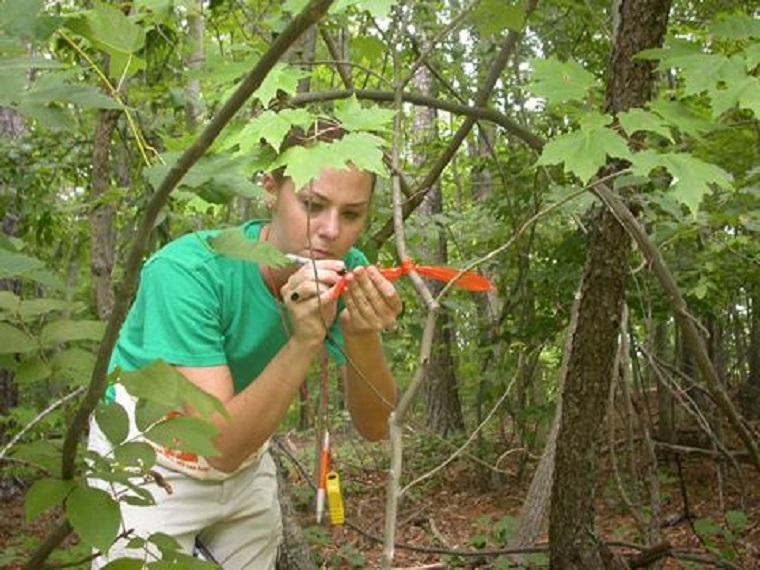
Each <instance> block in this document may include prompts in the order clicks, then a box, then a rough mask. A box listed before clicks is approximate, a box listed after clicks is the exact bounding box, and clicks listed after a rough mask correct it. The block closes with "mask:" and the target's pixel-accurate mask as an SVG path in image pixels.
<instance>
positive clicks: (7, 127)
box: [0, 107, 26, 441]
mask: <svg viewBox="0 0 760 570" xmlns="http://www.w3.org/2000/svg"><path fill="white" fill-rule="evenodd" d="M25 133H26V125H25V124H24V119H23V117H22V116H21V115H20V114H19V113H17V112H16V111H15V110H14V109H9V108H7V107H0V137H4V138H5V137H7V138H9V139H16V138H20V137H21V136H23V135H24V134H25ZM2 194H10V195H12V196H13V200H12V201H13V202H15V201H16V198H15V196H16V189H15V188H13V187H12V186H10V184H9V181H6V180H3V181H2V182H0V195H2ZM14 209H15V208H13V207H9V208H7V209H6V211H5V213H4V214H3V217H2V232H3V234H4V235H6V236H15V235H16V234H17V233H18V226H19V217H18V215H17V214H16V213H15V212H14ZM0 291H11V292H12V293H16V294H18V293H20V291H21V282H20V281H19V280H18V279H0ZM17 405H18V386H17V385H16V375H15V374H14V373H13V372H12V371H10V370H0V416H6V415H7V414H8V412H9V411H10V410H11V408H14V407H16V406H17ZM3 431H4V430H3ZM4 440H5V434H4V433H3V432H0V441H4Z"/></svg>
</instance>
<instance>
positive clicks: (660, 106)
mask: <svg viewBox="0 0 760 570" xmlns="http://www.w3.org/2000/svg"><path fill="white" fill-rule="evenodd" d="M649 108H650V109H651V110H652V111H654V112H655V113H657V114H658V115H659V116H660V117H662V118H663V119H664V120H665V121H666V122H667V123H669V124H671V125H673V126H674V127H676V128H677V129H678V130H679V131H681V132H683V133H685V134H687V135H690V136H692V137H694V138H699V136H700V135H701V134H702V132H704V131H709V130H711V129H712V128H713V125H712V123H710V122H709V121H706V120H704V119H703V118H702V117H700V116H698V115H697V114H696V113H694V112H693V111H692V110H691V109H690V108H689V107H687V106H686V105H684V104H683V103H681V102H680V101H669V100H667V99H657V100H655V101H652V102H651V103H650V104H649Z"/></svg>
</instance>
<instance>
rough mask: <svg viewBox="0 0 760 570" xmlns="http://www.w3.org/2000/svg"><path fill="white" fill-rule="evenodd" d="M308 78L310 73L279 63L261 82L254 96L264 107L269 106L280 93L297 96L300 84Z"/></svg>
mask: <svg viewBox="0 0 760 570" xmlns="http://www.w3.org/2000/svg"><path fill="white" fill-rule="evenodd" d="M308 76H309V72H308V71H302V70H300V69H296V68H294V67H290V66H288V65H285V64H284V63H278V64H277V65H275V66H274V67H273V68H272V70H271V71H270V72H269V74H268V75H267V76H266V78H265V79H264V81H262V82H261V85H259V88H258V89H257V90H256V92H255V93H254V94H253V95H254V97H256V98H257V99H258V100H259V101H261V103H262V105H267V104H268V103H269V102H270V101H271V100H272V99H273V98H274V97H275V96H276V95H277V92H278V91H284V92H285V94H287V95H295V93H296V90H297V89H298V82H299V81H300V80H301V79H303V78H304V77H308Z"/></svg>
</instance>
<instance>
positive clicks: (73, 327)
mask: <svg viewBox="0 0 760 570" xmlns="http://www.w3.org/2000/svg"><path fill="white" fill-rule="evenodd" d="M105 330H106V324H105V323H104V322H102V321H89V320H85V321H72V320H68V319H61V320H59V321H53V322H52V323H49V324H47V325H45V327H44V328H43V329H42V332H41V333H40V342H41V344H42V345H43V346H54V345H56V344H61V343H63V342H71V341H76V340H95V341H99V340H101V338H103V333H104V332H105Z"/></svg>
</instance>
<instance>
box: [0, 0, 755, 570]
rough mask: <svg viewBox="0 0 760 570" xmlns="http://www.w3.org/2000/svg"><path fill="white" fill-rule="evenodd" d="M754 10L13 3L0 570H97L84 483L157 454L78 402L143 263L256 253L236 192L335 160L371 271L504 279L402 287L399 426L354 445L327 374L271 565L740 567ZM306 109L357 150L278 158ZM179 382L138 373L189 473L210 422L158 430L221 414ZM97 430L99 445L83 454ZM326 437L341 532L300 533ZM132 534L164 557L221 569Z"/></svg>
mask: <svg viewBox="0 0 760 570" xmlns="http://www.w3.org/2000/svg"><path fill="white" fill-rule="evenodd" d="M758 16H760V14H759V13H758V8H757V4H756V3H755V2H752V1H749V0H747V1H739V0H611V1H601V0H582V1H581V0H578V1H576V0H525V1H522V0H474V1H472V2H469V1H460V0H435V1H431V0H419V1H415V2H398V3H397V2H394V1H393V0H365V1H360V0H335V1H333V2H330V1H327V0H312V1H311V2H307V1H306V0H287V1H286V2H271V1H267V0H133V1H124V2H115V1H113V0H109V1H106V2H99V1H93V2H91V1H88V0H4V1H3V2H2V3H0V207H1V210H0V215H1V216H2V230H3V233H2V236H1V237H0V289H1V291H0V339H1V340H0V411H1V412H2V414H1V416H0V469H1V471H0V495H2V496H1V497H0V500H1V501H2V509H3V515H2V517H0V518H2V522H0V545H1V546H2V552H0V565H3V566H4V565H8V567H26V568H42V567H62V565H63V566H66V565H68V567H71V566H77V567H88V561H89V558H90V557H91V556H92V555H91V554H90V553H91V549H92V548H94V549H95V550H96V551H97V550H98V549H106V548H107V547H108V546H109V545H110V543H111V542H112V541H113V540H114V539H115V537H116V536H117V535H119V534H120V533H122V532H124V530H125V529H122V528H121V527H120V524H119V509H118V504H117V503H116V502H114V501H113V500H112V499H110V498H109V497H107V496H105V495H104V494H103V493H99V492H96V491H95V490H94V489H91V488H90V487H88V484H87V479H86V477H87V476H91V477H100V478H104V479H106V480H109V481H115V482H118V481H125V480H126V477H127V476H128V475H131V476H135V475H144V476H146V477H149V476H150V468H151V466H152V464H153V463H152V462H153V461H154V459H155V458H154V457H152V456H151V454H152V448H151V447H150V446H147V445H146V444H144V443H140V442H134V441H125V438H126V423H125V422H126V417H125V415H124V413H123V410H121V409H120V408H119V406H118V405H111V406H96V405H97V404H98V402H99V401H100V400H101V397H102V395H103V393H104V391H105V389H106V386H107V384H108V383H109V381H111V379H110V378H109V377H108V375H107V374H106V366H107V363H108V358H109V356H110V353H111V350H112V348H113V346H114V343H115V340H116V335H117V333H118V328H119V325H120V324H121V322H122V321H123V320H124V317H125V314H126V311H127V310H128V308H129V303H130V301H131V299H132V296H133V294H134V291H135V288H136V286H137V281H138V276H139V267H140V264H141V263H142V261H143V260H144V259H146V257H147V256H149V255H150V254H151V253H152V252H154V251H156V250H157V249H159V248H161V247H162V246H163V245H165V244H166V243H168V242H169V241H170V240H172V239H174V238H176V237H178V236H180V235H183V234H185V233H187V232H191V231H194V230H198V229H201V228H212V227H213V228H231V229H230V230H229V233H227V234H225V235H226V236H227V237H228V238H229V239H227V240H225V241H224V243H220V244H219V248H220V252H221V253H222V254H228V255H234V256H239V257H242V258H245V259H248V260H250V261H262V260H267V259H271V256H272V255H273V254H272V252H267V251H263V250H262V251H258V250H257V251H250V252H249V251H240V249H239V248H238V247H237V246H238V245H239V242H238V241H236V239H235V236H236V235H237V234H236V233H235V229H234V228H236V227H238V226H239V224H241V223H242V222H243V221H245V220H249V219H253V218H263V217H266V215H267V212H266V209H265V208H264V205H263V201H262V190H261V188H260V187H259V186H258V176H259V174H260V173H261V172H262V171H263V170H265V169H267V168H271V167H272V166H285V167H286V169H287V170H286V174H288V175H289V176H291V177H293V179H294V180H295V181H297V182H298V183H299V185H301V184H304V183H306V182H308V181H309V180H310V179H311V178H313V177H314V176H315V175H316V174H318V172H319V171H320V169H322V168H324V167H325V166H331V167H337V168H340V167H343V166H345V165H346V164H347V163H352V164H355V165H357V166H359V167H361V168H365V169H367V170H370V171H372V172H376V173H377V174H378V175H379V177H378V184H377V187H376V189H375V197H374V204H373V213H372V219H371V223H370V226H369V228H368V230H367V232H366V234H365V236H364V238H363V239H362V241H361V243H360V247H361V248H362V249H363V250H364V251H365V252H366V253H367V254H368V256H369V257H370V259H371V260H372V261H373V262H376V263H377V264H378V265H379V266H383V267H385V266H394V265H398V264H399V262H400V260H402V259H412V260H413V261H415V262H417V263H420V264H430V265H447V266H451V267H455V268H458V269H469V270H473V271H477V272H479V273H481V274H483V275H486V276H488V277H489V278H490V279H491V280H492V281H493V282H494V283H495V284H496V291H494V292H489V293H470V292H465V291H460V290H457V289H456V288H448V287H447V288H445V289H444V288H443V287H442V285H441V284H436V283H435V282H433V281H429V280H424V279H421V278H413V279H406V280H402V281H399V282H398V283H399V285H398V287H399V290H400V291H401V292H402V295H403V298H404V303H405V309H404V312H403V315H402V317H401V319H400V321H399V323H398V325H397V327H396V328H395V329H393V330H391V331H387V332H386V333H385V335H384V338H385V345H386V350H387V354H388V357H389V360H390V361H391V363H392V365H393V370H394V373H395V375H396V378H397V381H398V384H399V387H400V399H399V402H398V404H397V407H396V411H395V413H394V415H393V417H392V420H391V440H390V441H388V442H383V443H381V444H367V443H365V442H363V441H361V439H360V438H359V437H358V436H356V435H355V434H354V433H352V431H351V429H350V427H349V424H348V421H347V417H346V414H345V412H344V411H343V409H342V403H341V385H340V380H339V377H340V372H339V371H338V370H335V371H333V374H332V376H331V381H330V388H329V402H330V414H329V415H328V416H327V417H325V416H323V415H321V414H319V413H318V410H319V409H320V407H319V405H318V401H319V399H320V391H319V379H318V376H319V374H318V371H317V370H315V374H314V379H313V381H312V380H310V381H309V382H308V394H306V395H304V396H303V397H302V399H301V401H300V402H297V403H296V404H295V405H294V406H293V408H292V410H291V412H290V413H289V415H288V418H287V421H286V423H285V425H283V426H282V437H281V438H279V440H278V441H277V442H276V443H275V444H274V448H275V451H276V452H277V458H278V463H279V464H280V470H281V473H280V475H281V483H282V497H281V503H282V505H283V508H284V510H285V513H286V515H287V516H286V519H287V520H286V523H287V524H286V542H285V545H286V548H284V549H283V554H282V556H281V561H280V566H281V567H282V568H316V567H349V568H350V567H370V568H372V567H385V568H390V567H392V566H393V567H410V568H411V567H416V568H445V567H491V568H503V569H505V568H518V567H531V568H540V567H547V566H549V567H551V568H557V569H560V568H562V569H564V568H568V569H570V568H572V569H581V568H583V569H588V568H644V567H648V568H660V567H666V568H698V567H703V566H704V567H722V568H753V567H758V566H760V491H758V489H760V476H759V475H760V451H759V444H758V441H759V439H760V423H758V422H759V421H760V239H758V236H759V235H760V169H759V168H758V167H759V166H760V121H759V119H760V79H759V72H760V19H759V18H758ZM320 117H331V118H332V119H334V120H337V121H339V122H340V123H341V124H342V125H343V126H344V127H345V128H346V129H347V130H348V131H349V135H348V140H345V139H344V141H340V143H339V142H336V143H333V144H326V143H319V144H316V145H314V147H313V148H309V149H306V150H304V149H299V151H298V152H292V151H293V149H290V150H288V151H286V152H284V153H281V154H278V151H279V148H280V144H281V143H282V140H283V137H284V136H285V134H286V133H287V132H288V130H289V129H290V128H291V127H292V126H294V125H300V126H308V125H309V124H310V123H313V122H314V121H315V120H317V119H318V118H320ZM341 143H342V144H341ZM268 256H269V257H268ZM177 376H178V375H177V374H176V373H175V372H173V371H172V369H170V368H169V367H168V366H166V365H162V364H161V363H157V364H156V365H155V366H154V367H152V368H151V369H150V370H146V371H144V372H141V373H135V375H134V376H133V377H132V378H130V379H129V382H130V386H131V388H130V391H132V390H134V391H133V394H134V395H136V396H139V397H140V398H142V399H143V400H145V401H146V402H147V403H148V404H149V406H147V407H146V409H148V410H149V411H148V412H146V417H143V421H144V422H145V426H146V427H150V431H149V434H148V435H149V437H150V436H151V434H152V436H153V438H154V439H155V440H156V441H159V440H162V438H163V440H167V439H166V438H168V440H169V441H172V440H173V438H175V437H178V438H181V439H182V441H183V442H184V444H186V445H187V446H188V447H189V448H190V449H191V450H195V451H197V452H200V453H209V454H211V453H213V447H210V446H211V443H210V441H211V439H212V437H213V433H211V432H210V431H209V430H208V425H209V424H208V423H207V422H205V420H203V419H202V418H197V419H196V423H195V424H193V425H190V426H188V425H183V426H179V425H175V424H172V422H170V421H169V422H167V421H163V420H162V418H163V417H164V414H165V413H166V411H167V410H170V409H172V408H175V407H177V406H178V405H181V404H182V403H187V402H190V403H192V404H193V405H194V406H195V407H196V409H198V410H200V412H201V413H202V414H205V415H206V416H208V415H209V414H211V413H213V411H214V410H215V409H216V408H215V406H216V403H215V402H214V401H211V400H209V399H208V398H206V397H204V395H203V394H198V393H197V392H194V391H193V390H192V389H191V388H190V387H188V385H187V384H188V383H187V382H186V381H184V380H183V378H182V377H177ZM92 413H96V415H97V420H98V422H99V425H101V427H102V428H103V430H104V431H105V432H106V433H107V434H108V436H109V438H110V439H111V441H112V442H114V443H115V444H116V445H117V448H116V451H115V453H114V456H113V457H102V458H96V460H95V461H94V463H90V464H89V467H87V466H86V464H85V461H84V458H85V450H84V446H83V445H82V442H83V440H84V437H85V435H86V428H87V420H88V418H89V417H90V415H91V414H92ZM151 414H152V415H151ZM326 423H329V424H330V425H331V427H332V430H333V432H334V433H335V434H336V438H335V439H336V440H337V444H336V449H335V453H334V454H335V461H336V464H337V469H338V470H339V471H340V472H341V476H342V479H343V485H344V489H343V491H344V500H345V503H346V515H347V524H346V526H345V527H344V528H330V527H329V526H324V525H323V526H315V523H314V520H313V512H312V511H313V494H314V492H313V490H312V488H311V486H310V485H309V480H310V479H311V475H310V473H311V472H312V470H313V469H314V445H315V444H314V441H315V439H317V438H318V433H319V431H320V429H322V428H323V427H324V426H325V424H326ZM151 426H152V427H151ZM167 426H168V429H167ZM93 465H94V466H93ZM133 491H134V493H133V494H132V495H128V496H126V497H124V500H131V501H140V500H142V501H147V500H149V497H148V498H146V497H144V496H142V495H140V489H139V487H137V486H135V488H134V489H133ZM143 538H146V539H147V538H148V537H143ZM153 540H154V541H155V542H156V544H159V546H160V548H161V550H162V553H163V563H164V564H170V563H172V561H174V564H178V565H180V567H195V566H198V567H211V566H209V565H208V563H203V562H201V561H199V560H196V561H192V560H190V559H188V558H186V557H185V558H183V557H182V555H181V554H179V553H177V552H175V550H174V548H173V547H172V545H171V544H167V543H166V541H161V540H160V537H153ZM394 544H395V546H394ZM147 563H149V567H155V568H158V567H160V562H159V561H147ZM142 564H143V563H142V562H140V561H133V562H132V563H124V564H122V565H118V564H115V565H114V566H113V567H114V568H141V567H142Z"/></svg>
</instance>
